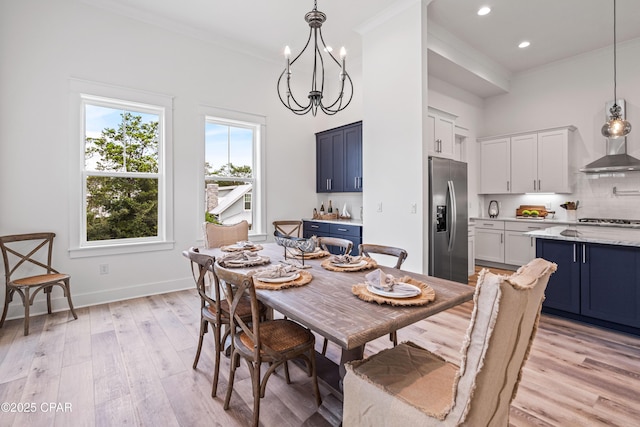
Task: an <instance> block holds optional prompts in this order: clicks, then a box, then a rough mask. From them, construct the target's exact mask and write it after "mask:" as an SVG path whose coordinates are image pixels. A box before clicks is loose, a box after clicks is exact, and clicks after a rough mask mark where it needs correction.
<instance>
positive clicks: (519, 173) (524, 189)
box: [511, 133, 538, 193]
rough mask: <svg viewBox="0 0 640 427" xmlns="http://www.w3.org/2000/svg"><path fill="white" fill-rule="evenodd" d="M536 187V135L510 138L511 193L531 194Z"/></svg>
mask: <svg viewBox="0 0 640 427" xmlns="http://www.w3.org/2000/svg"><path fill="white" fill-rule="evenodd" d="M537 185H538V134H537V133H531V134H527V135H518V136H514V137H512V138H511V192H512V193H532V192H534V191H536V188H537Z"/></svg>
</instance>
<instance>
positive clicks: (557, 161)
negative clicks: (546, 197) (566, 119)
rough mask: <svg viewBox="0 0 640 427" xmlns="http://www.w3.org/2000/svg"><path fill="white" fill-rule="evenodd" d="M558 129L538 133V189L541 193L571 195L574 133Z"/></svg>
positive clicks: (566, 129)
mask: <svg viewBox="0 0 640 427" xmlns="http://www.w3.org/2000/svg"><path fill="white" fill-rule="evenodd" d="M574 130H575V128H564V129H557V130H552V131H547V132H539V133H538V188H537V190H536V191H537V192H541V193H571V192H572V191H573V190H572V188H571V187H572V186H573V177H574V171H573V170H572V167H571V165H572V154H573V131H574Z"/></svg>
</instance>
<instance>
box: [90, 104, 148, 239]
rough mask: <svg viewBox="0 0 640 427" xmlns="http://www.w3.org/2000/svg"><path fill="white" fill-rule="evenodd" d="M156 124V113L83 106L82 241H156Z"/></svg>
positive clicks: (114, 107)
mask: <svg viewBox="0 0 640 427" xmlns="http://www.w3.org/2000/svg"><path fill="white" fill-rule="evenodd" d="M105 104H106V105H105ZM159 125H160V115H159V114H158V113H153V112H149V111H145V110H141V109H131V108H129V109H128V108H122V107H118V106H112V105H108V103H96V104H93V103H90V102H87V103H86V104H85V148H84V154H85V159H84V176H85V180H84V181H85V207H86V209H85V215H86V217H85V218H86V241H87V242H93V241H103V240H117V239H139V238H150V237H157V236H158V189H159V179H160V176H159V139H160V138H159Z"/></svg>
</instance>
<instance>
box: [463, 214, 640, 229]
mask: <svg viewBox="0 0 640 427" xmlns="http://www.w3.org/2000/svg"><path fill="white" fill-rule="evenodd" d="M469 219H470V220H472V221H473V220H478V221H508V222H531V223H537V224H551V225H577V226H579V227H603V228H614V229H615V228H620V229H627V230H628V229H630V228H631V229H638V230H640V224H611V223H593V222H576V221H569V220H562V219H529V218H526V219H525V218H515V217H499V218H489V217H473V218H469Z"/></svg>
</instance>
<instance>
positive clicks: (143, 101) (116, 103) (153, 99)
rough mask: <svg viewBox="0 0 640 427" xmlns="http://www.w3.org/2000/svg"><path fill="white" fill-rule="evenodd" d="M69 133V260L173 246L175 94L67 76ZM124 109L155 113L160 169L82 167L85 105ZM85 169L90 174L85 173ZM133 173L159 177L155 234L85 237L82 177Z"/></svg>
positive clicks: (83, 164) (84, 186) (83, 178)
mask: <svg viewBox="0 0 640 427" xmlns="http://www.w3.org/2000/svg"><path fill="white" fill-rule="evenodd" d="M70 92H71V97H70V98H71V99H70V103H71V129H72V130H71V135H72V137H71V138H70V140H71V141H72V143H71V147H70V150H71V151H70V156H69V158H70V162H71V167H70V170H71V171H76V172H74V173H73V174H72V179H71V180H70V181H71V183H70V185H71V190H70V194H71V197H70V204H71V207H70V213H71V214H70V233H69V234H70V242H69V254H70V257H71V258H82V257H89V256H103V255H113V254H122V253H134V252H147V251H156V250H171V249H173V248H174V241H173V185H172V183H173V178H172V173H173V165H172V157H173V155H172V145H173V144H172V143H173V141H172V137H173V97H171V96H168V95H163V94H156V93H151V92H145V91H140V90H135V89H128V88H123V87H117V86H111V85H107V84H101V83H94V82H88V81H84V80H77V79H71V80H70ZM88 104H90V105H97V106H103V107H109V108H123V109H129V110H134V111H136V110H137V111H140V112H144V113H153V114H158V116H159V123H158V134H159V137H158V172H157V173H148V174H147V173H145V174H139V173H126V172H117V173H112V172H108V173H104V172H97V171H86V170H85V137H86V133H85V124H86V121H85V119H86V117H85V112H86V108H85V106H86V105H88ZM88 172H89V173H88ZM96 175H101V176H125V175H126V176H129V175H130V176H135V177H139V178H152V179H157V180H158V233H157V236H152V237H141V238H130V239H117V240H100V241H88V240H87V234H86V231H87V229H86V197H87V193H86V178H87V176H96Z"/></svg>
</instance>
